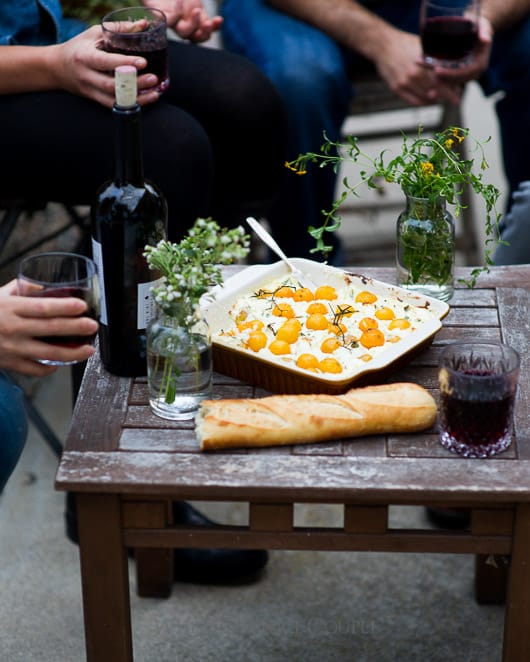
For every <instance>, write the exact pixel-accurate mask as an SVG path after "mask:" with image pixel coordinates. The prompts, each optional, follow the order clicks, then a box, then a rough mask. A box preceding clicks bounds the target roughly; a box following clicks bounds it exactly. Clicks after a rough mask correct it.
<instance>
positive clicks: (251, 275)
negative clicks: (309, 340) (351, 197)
mask: <svg viewBox="0 0 530 662" xmlns="http://www.w3.org/2000/svg"><path fill="white" fill-rule="evenodd" d="M292 262H293V263H294V264H295V265H296V266H297V267H298V268H300V269H301V270H302V271H303V272H304V273H305V274H307V275H308V276H309V278H310V279H311V280H312V281H313V282H314V283H315V284H317V285H329V286H331V287H334V288H336V290H337V291H338V292H340V293H341V294H340V297H339V299H340V301H339V302H340V303H341V304H342V303H344V298H345V297H344V295H343V293H344V292H347V293H348V296H349V297H350V300H351V301H354V298H355V295H356V293H358V292H361V291H363V292H366V291H368V292H371V293H373V294H375V295H376V297H377V302H378V303H377V304H374V305H375V308H374V307H370V306H363V305H356V309H359V310H360V312H359V315H362V316H369V317H371V316H373V315H374V311H375V310H376V309H377V306H379V307H382V306H383V305H384V306H386V307H390V308H391V309H395V310H396V315H397V316H400V315H402V314H403V311H404V310H405V311H406V314H407V316H408V317H409V318H410V319H413V328H412V329H410V330H408V331H405V332H403V333H400V332H399V333H400V335H399V336H398V338H399V340H398V341H394V342H390V341H389V342H385V343H384V345H383V346H381V347H377V348H374V349H370V350H368V351H365V350H364V348H363V347H360V348H359V350H354V351H351V352H350V354H351V360H350V359H349V358H348V359H347V360H345V361H343V364H344V368H343V370H342V372H341V373H340V374H334V373H327V372H321V371H320V370H317V371H311V370H307V369H304V368H299V367H298V366H297V365H296V355H294V356H293V355H287V356H286V355H280V356H276V355H274V354H272V353H271V352H270V351H267V350H264V351H259V352H255V351H253V350H252V349H250V348H249V347H248V346H246V343H245V342H242V341H241V338H240V337H239V336H238V334H233V335H230V334H227V333H226V332H227V331H228V330H230V329H234V328H235V321H234V310H235V309H236V308H237V306H238V305H240V303H241V301H242V300H245V299H246V301H249V300H250V302H252V295H254V294H255V293H256V292H259V291H260V289H264V288H267V286H268V285H270V284H271V283H276V284H277V283H278V279H279V280H280V282H282V280H283V279H287V278H288V277H289V269H288V267H287V266H286V265H285V263H283V262H277V263H275V264H271V265H253V266H250V267H247V268H246V269H244V270H243V271H241V272H239V273H237V274H236V275H235V276H232V277H231V278H229V279H228V280H227V281H226V282H225V283H224V285H223V286H222V287H220V288H217V290H216V291H215V298H214V299H213V300H206V301H205V302H204V303H203V306H202V309H203V313H204V315H205V317H206V319H207V321H208V324H209V326H210V329H211V332H212V341H213V356H214V369H215V370H216V371H217V372H220V373H222V374H226V375H229V376H231V377H235V378H237V379H240V380H242V381H245V382H247V383H250V384H254V385H257V386H260V387H262V388H264V389H266V390H267V391H271V392H273V393H330V394H337V393H344V392H346V391H347V390H348V389H349V388H351V387H352V386H353V385H356V386H357V385H362V384H366V383H374V382H378V381H383V380H384V377H385V376H386V375H387V374H388V373H389V372H391V371H392V370H395V369H396V368H397V367H398V366H400V365H402V364H403V362H407V361H410V360H411V358H412V357H413V356H414V355H415V354H416V353H417V352H418V351H420V350H422V349H423V348H424V347H426V346H427V345H429V344H430V343H431V342H432V339H433V338H434V336H435V334H436V332H437V331H438V330H439V329H440V328H441V326H442V322H441V320H442V319H443V318H444V317H445V316H446V315H447V313H448V312H449V306H448V304H447V303H445V302H443V301H439V300H438V299H433V298H430V297H426V296H421V295H419V294H416V293H411V292H409V291H408V290H406V289H403V288H400V287H397V286H395V285H391V284H388V283H384V282H382V281H378V280H375V279H372V278H367V277H366V276H363V275H362V274H356V273H350V272H347V271H344V270H341V269H337V268H334V267H330V266H328V265H325V264H321V263H318V262H313V261H311V260H304V259H302V258H293V259H292ZM249 295H251V297H250V299H248V298H247V297H249ZM254 300H255V297H254ZM298 310H299V308H298ZM277 323H278V318H276V319H275V320H274V324H277ZM390 335H391V334H389V336H390ZM367 354H369V357H368V360H366V355H367ZM359 357H363V360H360V359H359Z"/></svg>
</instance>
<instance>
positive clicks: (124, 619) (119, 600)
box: [76, 493, 133, 662]
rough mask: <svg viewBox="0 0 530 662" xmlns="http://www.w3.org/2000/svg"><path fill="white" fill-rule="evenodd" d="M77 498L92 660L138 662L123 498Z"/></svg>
mask: <svg viewBox="0 0 530 662" xmlns="http://www.w3.org/2000/svg"><path fill="white" fill-rule="evenodd" d="M76 497H77V516H78V525H79V552H80V556H81V581H82V586H83V610H84V617H85V639H86V652H87V662H132V661H133V652H132V637H131V609H130V598H129V575H128V567H127V553H126V549H125V547H124V546H123V541H122V529H121V509H120V498H119V496H117V495H113V494H88V493H82V494H77V495H76Z"/></svg>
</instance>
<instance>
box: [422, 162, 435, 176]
mask: <svg viewBox="0 0 530 662" xmlns="http://www.w3.org/2000/svg"><path fill="white" fill-rule="evenodd" d="M421 171H422V173H423V174H424V175H425V177H428V176H429V175H432V174H433V172H434V166H433V164H432V163H431V162H430V161H423V163H422V164H421Z"/></svg>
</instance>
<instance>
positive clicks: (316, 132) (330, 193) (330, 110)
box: [221, 0, 530, 256]
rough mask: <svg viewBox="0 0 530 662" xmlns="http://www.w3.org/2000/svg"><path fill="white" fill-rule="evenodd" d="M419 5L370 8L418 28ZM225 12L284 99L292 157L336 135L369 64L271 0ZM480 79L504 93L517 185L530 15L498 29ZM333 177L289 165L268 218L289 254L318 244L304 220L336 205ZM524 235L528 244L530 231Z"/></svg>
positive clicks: (230, 42) (528, 123) (227, 31)
mask: <svg viewBox="0 0 530 662" xmlns="http://www.w3.org/2000/svg"><path fill="white" fill-rule="evenodd" d="M419 6H420V1H419V0H403V1H402V2H399V3H397V2H395V1H394V0H382V1H381V2H378V3H375V4H374V5H372V7H371V8H372V10H373V11H374V12H376V13H377V14H379V15H380V16H381V17H382V18H384V19H385V20H387V21H388V22H390V23H392V24H394V25H396V26H398V27H399V28H401V29H403V30H406V31H409V32H414V33H417V32H418V16H419ZM221 12H222V14H223V17H224V24H223V33H222V36H223V42H224V45H225V47H226V48H227V49H229V50H232V51H235V52H236V53H239V54H242V55H245V56H246V57H248V58H249V59H251V60H253V61H254V62H255V63H256V64H257V65H258V67H260V68H261V69H262V71H263V72H264V73H265V74H266V75H267V76H268V77H269V78H270V79H271V80H272V82H273V83H274V84H275V85H276V87H277V89H278V90H279V92H280V94H281V96H282V97H283V99H284V102H285V105H286V107H287V113H288V128H289V141H288V155H287V158H288V159H294V158H295V157H296V156H298V154H300V153H303V152H308V151H317V150H318V149H319V146H320V145H321V144H322V136H323V131H325V132H326V134H327V136H328V137H329V138H330V139H331V140H336V139H337V138H338V137H339V135H340V129H341V125H342V123H343V121H344V119H345V118H346V116H347V114H348V108H349V102H350V100H351V98H352V96H353V95H354V94H355V90H354V89H353V87H352V84H351V74H352V72H354V71H356V70H359V69H360V68H366V66H369V64H368V63H367V62H366V61H365V60H364V59H363V58H362V57H360V56H358V55H357V54H356V53H354V52H353V51H347V50H346V49H344V48H342V47H341V46H339V45H338V44H337V43H336V42H334V41H333V40H332V39H330V38H329V37H328V36H327V35H325V34H324V33H323V32H321V31H319V30H317V29H315V28H314V27H312V26H310V25H308V24H306V23H303V22H301V21H298V20H296V19H294V18H292V17H290V16H288V15H287V14H285V13H283V12H279V11H277V10H275V9H273V8H272V7H270V6H268V4H267V2H266V0H245V2H241V1H240V0H224V1H223V3H222V5H221ZM479 82H480V84H481V86H482V88H483V90H484V92H485V93H486V94H487V95H489V94H493V93H494V92H497V91H503V92H504V93H505V95H504V98H503V99H502V100H501V101H499V102H498V103H497V106H496V112H497V116H498V119H499V125H500V132H501V137H502V149H503V158H504V167H505V171H506V176H507V179H508V182H509V186H510V191H514V190H515V189H516V188H517V186H518V184H519V183H520V182H521V181H523V180H530V159H529V158H528V154H530V18H529V17H527V18H525V20H524V21H522V22H521V23H520V24H518V25H517V26H515V27H514V28H511V29H510V30H507V31H505V32H503V33H498V34H497V35H496V36H495V41H494V46H493V50H492V56H491V60H490V67H489V69H488V71H487V72H486V74H485V76H484V77H483V79H482V80H481V81H479ZM477 137H478V138H482V136H477ZM486 137H487V136H486ZM335 180H336V177H335V175H334V173H333V172H332V170H331V169H330V168H323V169H316V168H312V169H311V171H310V173H308V174H307V175H305V176H304V177H296V176H294V175H293V174H292V173H289V172H288V171H287V172H286V175H285V177H284V181H283V186H282V190H281V195H280V198H279V200H278V202H277V204H276V205H275V207H274V209H273V210H272V212H271V214H270V215H269V217H268V218H269V220H270V222H271V225H272V229H273V231H274V234H275V236H276V238H277V239H278V241H279V243H280V244H281V245H282V246H283V248H284V250H285V251H286V252H287V253H288V254H290V255H296V256H307V254H308V250H309V249H310V248H312V247H314V240H313V239H311V238H310V236H309V235H308V233H307V227H308V226H310V225H316V226H320V225H322V215H321V211H322V210H329V209H330V208H331V205H332V203H333V200H334V188H335V183H336V181H335ZM527 241H528V243H529V244H530V237H528V239H527Z"/></svg>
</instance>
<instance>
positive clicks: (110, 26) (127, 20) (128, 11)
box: [101, 7, 169, 94]
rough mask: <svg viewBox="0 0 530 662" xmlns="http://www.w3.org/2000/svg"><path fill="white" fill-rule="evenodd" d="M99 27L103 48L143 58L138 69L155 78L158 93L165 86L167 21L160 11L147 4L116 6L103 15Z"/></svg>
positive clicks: (166, 74)
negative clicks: (116, 7) (101, 30)
mask: <svg viewBox="0 0 530 662" xmlns="http://www.w3.org/2000/svg"><path fill="white" fill-rule="evenodd" d="M101 27H102V29H103V46H102V47H103V50H105V51H107V52H109V53H123V54H124V55H136V56H141V57H143V58H145V59H146V60H147V67H146V68H145V69H143V70H142V72H141V73H151V74H154V75H155V76H156V77H157V78H158V85H157V90H158V92H159V93H160V94H162V93H163V92H165V91H166V90H167V88H168V87H169V69H168V62H167V22H166V16H165V14H164V13H163V12H162V11H160V10H159V9H147V8H146V7H125V8H124V9H116V10H115V11H112V12H110V13H109V14H107V15H106V16H104V17H103V19H102V20H101Z"/></svg>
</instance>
